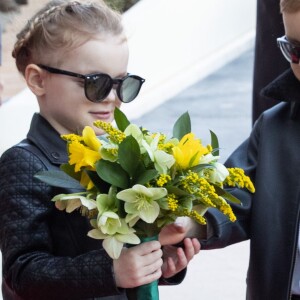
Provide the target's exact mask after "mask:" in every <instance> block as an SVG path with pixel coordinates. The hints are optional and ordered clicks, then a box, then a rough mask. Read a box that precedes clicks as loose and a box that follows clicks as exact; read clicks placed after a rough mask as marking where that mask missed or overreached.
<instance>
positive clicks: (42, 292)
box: [0, 114, 126, 300]
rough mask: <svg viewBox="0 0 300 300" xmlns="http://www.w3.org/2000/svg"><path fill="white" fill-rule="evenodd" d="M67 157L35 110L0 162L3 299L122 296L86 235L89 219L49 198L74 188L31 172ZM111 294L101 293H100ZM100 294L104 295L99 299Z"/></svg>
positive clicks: (108, 263)
mask: <svg viewBox="0 0 300 300" xmlns="http://www.w3.org/2000/svg"><path fill="white" fill-rule="evenodd" d="M67 161H68V158H67V155H66V145H65V142H64V141H63V140H62V139H61V138H60V136H59V135H58V133H57V132H56V131H55V130H54V129H53V128H52V127H51V126H50V125H49V124H48V122H47V121H46V120H45V119H43V118H42V117H41V116H40V115H39V114H36V115H34V117H33V120H32V123H31V128H30V131H29V133H28V136H27V139H26V140H24V141H23V142H22V143H21V144H19V145H17V146H15V147H13V148H11V149H9V150H7V151H6V152H5V153H4V154H3V155H2V157H1V161H0V246H1V251H2V255H3V284H2V291H3V298H4V299H5V300H7V299H28V300H35V299H36V300H41V299H43V300H47V299H49V300H50V299H51V300H53V299H68V300H70V299H87V298H92V299H93V298H97V297H98V298H99V297H100V298H101V299H126V297H125V292H124V291H122V290H121V291H120V290H119V289H118V288H117V287H116V285H115V280H114V273H113V268H112V259H111V258H110V257H109V256H108V255H107V254H106V252H105V251H104V250H103V249H102V246H101V245H102V243H101V241H97V240H94V239H91V238H89V237H87V231H88V229H89V226H90V225H89V223H88V220H87V219H86V218H84V217H82V216H81V215H80V213H79V212H74V213H72V214H67V213H65V212H61V211H58V210H57V209H56V208H55V207H54V205H53V202H51V201H50V199H51V198H52V197H53V196H54V195H55V194H57V193H63V192H65V193H69V192H74V191H70V190H62V189H57V188H52V187H49V186H48V185H46V184H44V183H41V182H39V181H38V180H36V179H35V178H34V177H33V175H34V174H35V173H36V172H38V171H40V170H45V169H58V168H59V165H60V164H61V163H66V162H67ZM109 295H116V296H115V297H109V298H106V297H105V296H109ZM102 297H105V298H102Z"/></svg>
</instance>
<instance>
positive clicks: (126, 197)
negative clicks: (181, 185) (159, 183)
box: [117, 184, 168, 223]
mask: <svg viewBox="0 0 300 300" xmlns="http://www.w3.org/2000/svg"><path fill="white" fill-rule="evenodd" d="M167 193H168V192H167V190H166V189H165V188H146V187H145V186H143V185H140V184H136V185H134V186H133V187H132V188H131V189H127V190H123V191H121V192H119V193H118V194H117V198H118V199H121V200H123V201H125V206H124V209H125V211H126V212H127V213H128V214H129V215H130V216H131V217H130V218H131V219H132V218H135V217H139V218H141V219H142V220H143V221H145V222H146V223H153V222H154V221H155V220H156V218H157V217H158V214H159V210H160V207H159V205H158V203H157V201H156V200H159V199H161V198H163V197H165V196H166V195H167Z"/></svg>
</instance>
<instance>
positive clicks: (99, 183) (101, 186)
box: [85, 170, 111, 193]
mask: <svg viewBox="0 0 300 300" xmlns="http://www.w3.org/2000/svg"><path fill="white" fill-rule="evenodd" d="M85 172H86V173H87V174H88V176H89V178H90V179H91V180H92V182H93V183H94V185H95V187H96V188H97V190H98V191H99V192H100V193H108V190H109V188H110V186H111V185H110V184H108V183H107V182H106V181H104V180H102V179H101V178H100V177H99V175H98V174H97V172H95V171H91V170H85Z"/></svg>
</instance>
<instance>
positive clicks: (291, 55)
mask: <svg viewBox="0 0 300 300" xmlns="http://www.w3.org/2000/svg"><path fill="white" fill-rule="evenodd" d="M277 45H278V47H279V48H280V50H281V52H282V54H283V56H284V57H285V58H286V60H287V61H288V62H289V63H293V64H299V61H300V46H297V45H295V44H293V43H292V42H290V41H289V40H288V38H287V37H286V36H285V35H284V36H282V37H280V38H278V39H277Z"/></svg>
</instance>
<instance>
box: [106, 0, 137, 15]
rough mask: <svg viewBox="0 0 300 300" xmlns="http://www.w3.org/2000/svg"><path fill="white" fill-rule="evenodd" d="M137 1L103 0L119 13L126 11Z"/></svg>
mask: <svg viewBox="0 0 300 300" xmlns="http://www.w3.org/2000/svg"><path fill="white" fill-rule="evenodd" d="M139 1H140V0H105V2H106V3H107V4H108V5H110V6H111V7H112V8H114V9H116V10H118V11H120V12H124V11H126V10H128V9H129V8H130V7H131V6H133V5H134V4H136V3H137V2H139Z"/></svg>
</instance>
